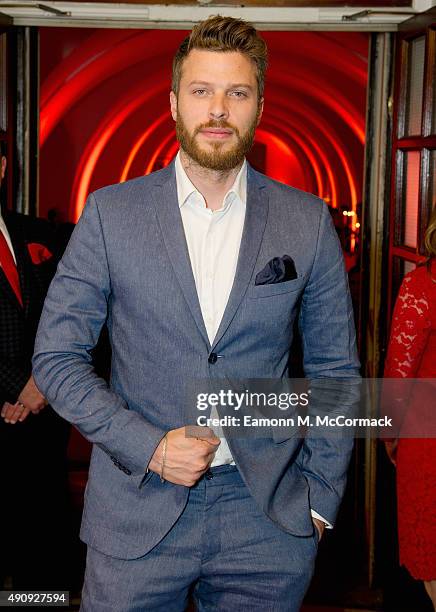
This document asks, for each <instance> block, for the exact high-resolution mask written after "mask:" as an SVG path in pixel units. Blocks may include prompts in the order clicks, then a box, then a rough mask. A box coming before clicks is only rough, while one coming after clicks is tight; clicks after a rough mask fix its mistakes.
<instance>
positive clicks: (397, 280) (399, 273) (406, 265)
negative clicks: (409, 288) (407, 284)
mask: <svg viewBox="0 0 436 612" xmlns="http://www.w3.org/2000/svg"><path fill="white" fill-rule="evenodd" d="M415 268H416V264H414V263H413V262H412V261H407V259H403V258H402V257H394V259H393V270H392V273H393V274H392V307H393V306H394V303H395V300H396V299H397V295H398V291H399V290H400V286H401V283H402V281H403V278H404V276H405V275H406V274H407V273H408V272H410V271H411V270H414V269H415Z"/></svg>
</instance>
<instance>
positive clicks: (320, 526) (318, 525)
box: [312, 517, 325, 542]
mask: <svg viewBox="0 0 436 612" xmlns="http://www.w3.org/2000/svg"><path fill="white" fill-rule="evenodd" d="M312 521H313V524H314V525H315V528H316V529H317V530H318V536H319V537H318V542H320V541H321V538H322V534H323V533H324V529H325V523H323V522H322V521H320V520H319V519H317V518H315V517H312Z"/></svg>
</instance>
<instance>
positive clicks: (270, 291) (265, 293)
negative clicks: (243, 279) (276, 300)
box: [247, 276, 307, 299]
mask: <svg viewBox="0 0 436 612" xmlns="http://www.w3.org/2000/svg"><path fill="white" fill-rule="evenodd" d="M306 280H307V277H306V276H302V277H299V278H295V279H293V280H290V281H285V282H283V283H273V284H270V285H250V287H249V288H248V291H247V297H248V298H250V299H257V298H267V297H271V296H275V295H281V294H283V293H295V292H297V291H302V289H304V286H305V284H306Z"/></svg>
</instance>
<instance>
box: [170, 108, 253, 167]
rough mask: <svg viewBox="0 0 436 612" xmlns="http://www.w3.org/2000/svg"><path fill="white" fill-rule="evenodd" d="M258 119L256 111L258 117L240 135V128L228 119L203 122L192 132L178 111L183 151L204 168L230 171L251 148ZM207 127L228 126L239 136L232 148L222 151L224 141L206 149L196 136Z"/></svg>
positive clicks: (179, 137) (179, 138) (177, 121)
mask: <svg viewBox="0 0 436 612" xmlns="http://www.w3.org/2000/svg"><path fill="white" fill-rule="evenodd" d="M257 119H258V113H256V117H255V118H254V120H253V122H252V123H251V125H250V126H249V128H248V130H247V131H246V133H245V134H244V135H243V136H241V135H240V133H239V130H238V128H236V127H235V126H234V125H231V124H230V123H227V121H218V120H215V121H213V120H211V121H209V122H208V123H202V124H201V125H199V126H198V127H196V128H195V130H194V132H193V133H192V134H190V133H189V132H188V129H187V128H186V126H185V123H184V122H183V119H182V117H181V116H180V113H177V120H176V136H177V140H178V141H179V143H180V147H181V148H182V149H183V151H184V152H185V153H186V154H187V155H188V156H189V157H190V158H191V159H193V160H194V162H196V163H197V164H198V165H199V166H201V167H202V168H208V169H209V170H219V171H221V172H222V171H229V170H233V168H236V167H237V166H238V165H239V164H240V163H241V162H242V161H243V160H244V157H245V156H246V155H247V153H248V152H249V150H250V149H251V147H252V145H253V141H254V134H255V132H256V127H257ZM207 128H228V129H231V130H233V133H234V134H235V136H236V138H237V142H236V144H235V145H234V146H233V147H232V148H231V149H227V150H225V151H222V148H223V147H222V144H223V143H221V142H214V143H212V144H211V147H212V150H209V151H205V150H204V149H202V148H201V147H200V145H199V144H198V142H197V139H196V136H197V134H198V133H199V132H200V131H201V130H204V129H207Z"/></svg>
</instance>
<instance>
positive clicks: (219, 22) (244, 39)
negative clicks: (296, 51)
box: [171, 15, 268, 101]
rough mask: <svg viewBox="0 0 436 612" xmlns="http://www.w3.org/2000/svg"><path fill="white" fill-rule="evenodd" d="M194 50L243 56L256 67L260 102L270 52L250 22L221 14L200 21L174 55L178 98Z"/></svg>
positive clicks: (175, 87)
mask: <svg viewBox="0 0 436 612" xmlns="http://www.w3.org/2000/svg"><path fill="white" fill-rule="evenodd" d="M192 49H204V50H207V51H221V52H226V51H239V52H240V53H243V54H244V55H245V56H247V57H248V58H249V59H250V60H251V61H252V62H253V63H254V64H255V65H256V68H257V75H256V76H257V90H258V95H259V96H258V99H259V101H260V100H261V98H262V97H263V90H264V81H265V72H266V68H267V65H268V50H267V47H266V43H265V41H264V40H263V38H261V37H260V36H259V34H258V33H257V30H256V28H255V27H254V26H253V25H252V24H251V23H248V22H247V21H243V20H242V19H234V18H233V17H221V15H213V16H212V17H209V18H208V19H205V20H204V21H200V23H198V24H197V25H196V26H195V27H194V28H193V30H192V32H191V33H190V35H189V36H187V37H186V38H185V39H184V41H183V42H182V44H181V45H180V47H179V48H178V50H177V53H176V55H175V56H174V60H173V80H172V85H171V88H172V90H173V92H174V93H175V94H176V95H177V94H178V93H179V85H180V78H181V74H182V65H183V62H184V60H185V59H186V57H187V56H188V54H189V52H190V51H192Z"/></svg>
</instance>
